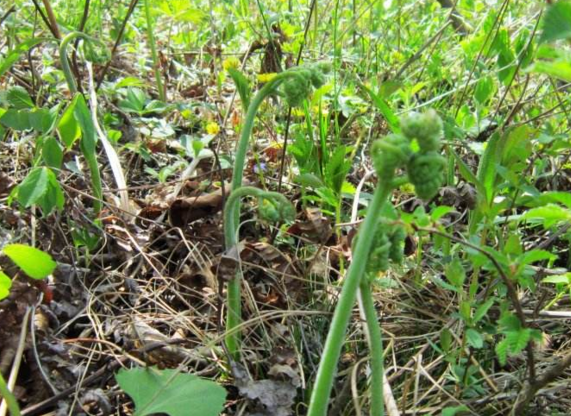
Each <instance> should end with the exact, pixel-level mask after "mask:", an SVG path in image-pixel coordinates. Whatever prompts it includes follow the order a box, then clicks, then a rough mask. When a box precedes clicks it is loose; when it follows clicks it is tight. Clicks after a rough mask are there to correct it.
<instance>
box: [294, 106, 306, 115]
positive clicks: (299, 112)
mask: <svg viewBox="0 0 571 416" xmlns="http://www.w3.org/2000/svg"><path fill="white" fill-rule="evenodd" d="M291 115H292V116H294V117H305V111H304V110H303V108H299V107H294V108H292V110H291Z"/></svg>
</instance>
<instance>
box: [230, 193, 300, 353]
mask: <svg viewBox="0 0 571 416" xmlns="http://www.w3.org/2000/svg"><path fill="white" fill-rule="evenodd" d="M247 196H251V197H255V198H258V212H259V215H260V217H261V218H262V219H264V220H265V221H268V222H277V221H289V220H293V219H294V217H295V209H294V207H293V206H292V204H291V202H290V201H289V200H288V199H287V198H286V197H285V196H283V195H282V194H280V193H278V192H269V191H263V190H261V189H258V188H254V187H251V186H243V187H241V188H238V189H237V190H235V191H233V192H232V193H231V194H230V196H229V197H228V201H227V202H226V206H225V208H224V242H225V245H226V249H227V250H231V249H232V248H234V247H235V246H236V245H237V244H238V222H237V221H238V219H239V213H240V200H241V199H242V198H244V197H247ZM240 277H241V276H240V275H239V274H238V275H236V276H234V278H233V279H232V280H231V281H230V282H229V283H228V291H227V299H226V303H227V308H228V312H227V318H226V329H227V335H226V347H227V348H228V352H229V353H230V355H231V356H232V358H234V359H237V358H238V351H239V340H240V337H239V334H238V333H237V331H236V328H237V327H238V325H240V321H241V299H240V280H241V279H240Z"/></svg>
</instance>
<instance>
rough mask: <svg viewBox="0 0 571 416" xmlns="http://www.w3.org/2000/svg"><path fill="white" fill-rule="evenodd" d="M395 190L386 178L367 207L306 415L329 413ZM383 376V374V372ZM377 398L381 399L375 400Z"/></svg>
mask: <svg viewBox="0 0 571 416" xmlns="http://www.w3.org/2000/svg"><path fill="white" fill-rule="evenodd" d="M392 189H393V188H392V181H391V180H384V181H383V183H382V184H381V185H379V186H378V187H377V189H376V190H375V193H374V195H373V200H372V201H371V204H370V206H369V208H368V210H367V211H368V213H369V214H368V215H367V216H366V217H365V220H364V221H363V224H362V226H361V228H360V230H359V238H358V240H357V245H356V247H355V252H354V256H353V260H352V261H351V265H350V266H349V270H348V271H347V276H346V278H345V282H344V283H343V289H342V290H341V295H340V296H339V300H338V302H337V307H336V308H335V312H334V314H333V320H332V322H331V328H330V329H329V333H328V335H327V340H326V341H325V348H324V350H323V355H322V357H321V362H320V365H319V370H318V371H317V378H316V380H315V385H314V387H313V391H312V393H311V399H310V402H309V409H308V412H307V416H325V415H326V414H327V405H328V402H329V396H330V394H331V388H332V386H333V378H334V377H335V372H336V369H337V363H338V361H339V356H340V355H341V348H342V347H343V341H344V337H345V331H346V329H347V325H348V323H349V319H350V318H351V312H352V309H353V304H354V303H355V298H356V296H357V289H358V288H359V285H360V283H361V279H362V278H363V274H364V272H365V268H366V267H367V262H368V257H369V253H370V251H371V246H372V245H373V239H374V237H375V231H376V228H377V227H376V225H377V220H378V216H377V213H379V212H381V209H382V207H383V205H384V204H385V202H386V201H387V199H388V196H389V194H390V192H391V191H392ZM365 297H366V296H364V298H365ZM367 321H369V319H367ZM375 321H376V319H375ZM377 330H378V329H377ZM371 338H374V336H373V334H371ZM381 348H382V347H381ZM381 359H382V358H381ZM372 364H374V363H372ZM377 365H378V363H377ZM380 377H382V373H381V375H380ZM374 382H375V384H376V383H377V379H375V380H374ZM381 382H382V378H381ZM375 394H376V393H375ZM377 399H378V398H376V399H375V400H377ZM381 400H382V396H381Z"/></svg>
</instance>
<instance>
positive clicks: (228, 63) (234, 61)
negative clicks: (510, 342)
mask: <svg viewBox="0 0 571 416" xmlns="http://www.w3.org/2000/svg"><path fill="white" fill-rule="evenodd" d="M222 67H223V68H224V69H225V70H226V71H228V70H229V69H238V68H240V60H239V59H238V58H236V57H235V56H231V57H230V58H226V59H224V62H222Z"/></svg>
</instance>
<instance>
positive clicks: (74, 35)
mask: <svg viewBox="0 0 571 416" xmlns="http://www.w3.org/2000/svg"><path fill="white" fill-rule="evenodd" d="M78 38H79V39H84V40H87V39H89V40H91V38H90V37H89V36H87V35H86V34H85V33H82V32H71V33H69V34H68V35H66V36H65V37H64V38H63V39H62V41H61V43H60V45H59V60H60V62H61V69H62V71H63V75H64V77H65V81H66V82H67V86H68V88H69V91H70V92H71V95H75V93H76V92H77V84H76V83H75V78H74V77H73V72H71V67H70V65H69V59H68V57H67V48H68V46H69V44H70V43H71V41H72V40H74V39H78Z"/></svg>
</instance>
